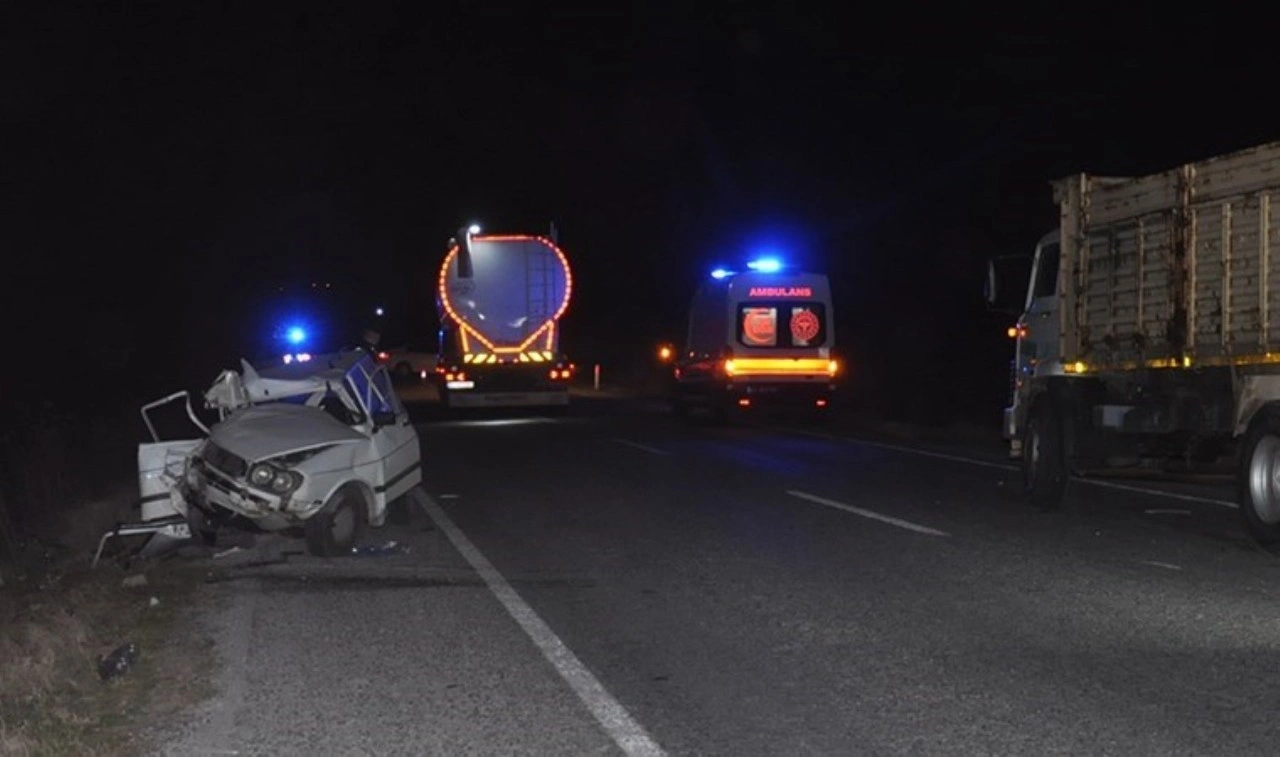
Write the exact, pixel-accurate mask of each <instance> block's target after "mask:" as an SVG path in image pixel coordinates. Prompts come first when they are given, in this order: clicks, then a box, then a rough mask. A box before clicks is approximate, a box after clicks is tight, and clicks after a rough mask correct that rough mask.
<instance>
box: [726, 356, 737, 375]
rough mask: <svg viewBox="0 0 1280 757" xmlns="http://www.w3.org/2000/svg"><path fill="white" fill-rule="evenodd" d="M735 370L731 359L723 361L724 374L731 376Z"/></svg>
mask: <svg viewBox="0 0 1280 757" xmlns="http://www.w3.org/2000/svg"><path fill="white" fill-rule="evenodd" d="M736 370H737V368H736V367H735V366H734V364H733V358H727V359H726V360H725V361H724V372H725V373H727V374H729V375H730V376H732V375H733V374H734V371H736Z"/></svg>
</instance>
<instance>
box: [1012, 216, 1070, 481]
mask: <svg viewBox="0 0 1280 757" xmlns="http://www.w3.org/2000/svg"><path fill="white" fill-rule="evenodd" d="M1060 247H1061V245H1060V243H1059V236H1058V232H1057V231H1053V232H1050V233H1048V234H1046V235H1044V237H1042V238H1041V239H1040V242H1039V243H1038V244H1037V245H1036V248H1035V252H1034V254H1033V256H1032V258H1031V272H1030V276H1029V278H1028V284H1027V287H1026V291H1025V298H1024V299H1022V301H1021V303H1020V308H1021V313H1020V314H1019V315H1018V318H1017V321H1016V323H1015V325H1014V326H1013V328H1011V329H1010V332H1009V333H1010V336H1012V337H1013V338H1014V340H1015V343H1014V344H1015V346H1014V359H1013V363H1012V366H1011V368H1010V374H1011V375H1010V379H1009V402H1008V404H1007V406H1006V407H1005V409H1004V423H1003V431H1004V438H1005V439H1007V440H1008V441H1009V444H1010V456H1011V457H1013V458H1014V459H1017V458H1019V457H1021V455H1022V441H1021V438H1020V429H1021V428H1022V425H1023V423H1024V422H1025V421H1026V413H1027V402H1026V400H1027V396H1028V392H1027V389H1028V388H1029V384H1028V379H1029V378H1030V377H1032V376H1049V375H1061V374H1062V373H1063V368H1062V360H1061V357H1062V356H1061V354H1059V352H1060V350H1059V347H1060V340H1059V328H1060V324H1059V319H1058V315H1059V305H1058V299H1059V298H1058V268H1059V260H1060V253H1059V250H1060Z"/></svg>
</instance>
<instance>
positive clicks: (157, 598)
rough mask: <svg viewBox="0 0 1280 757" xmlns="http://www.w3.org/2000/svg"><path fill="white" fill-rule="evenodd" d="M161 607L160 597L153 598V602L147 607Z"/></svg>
mask: <svg viewBox="0 0 1280 757" xmlns="http://www.w3.org/2000/svg"><path fill="white" fill-rule="evenodd" d="M159 606H160V598H159V597H152V598H151V601H150V602H148V603H147V607H159Z"/></svg>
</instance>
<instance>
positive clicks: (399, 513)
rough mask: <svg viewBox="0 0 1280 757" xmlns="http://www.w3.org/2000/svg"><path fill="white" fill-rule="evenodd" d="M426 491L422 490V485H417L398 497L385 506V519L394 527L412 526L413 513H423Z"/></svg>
mask: <svg viewBox="0 0 1280 757" xmlns="http://www.w3.org/2000/svg"><path fill="white" fill-rule="evenodd" d="M426 494H427V492H426V490H425V489H423V488H422V484H418V485H417V486H415V487H413V488H412V489H410V490H409V491H407V492H405V493H404V494H402V495H400V496H399V497H397V498H396V500H395V501H394V502H392V503H391V504H389V505H387V519H388V520H390V521H391V524H392V525H395V526H411V525H413V515H414V513H415V512H418V511H420V512H425V510H423V501H424V500H425V498H426Z"/></svg>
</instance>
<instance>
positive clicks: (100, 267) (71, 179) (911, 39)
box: [0, 2, 1280, 417]
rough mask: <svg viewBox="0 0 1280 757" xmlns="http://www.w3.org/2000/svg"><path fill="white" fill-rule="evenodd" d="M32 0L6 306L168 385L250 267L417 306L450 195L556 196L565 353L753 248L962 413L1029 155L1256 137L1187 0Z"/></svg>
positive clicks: (208, 336) (673, 327) (987, 402)
mask: <svg viewBox="0 0 1280 757" xmlns="http://www.w3.org/2000/svg"><path fill="white" fill-rule="evenodd" d="M30 5H31V7H32V8H34V9H35V10H31V11H28V12H25V13H22V12H20V13H17V14H16V15H15V14H14V12H13V11H12V10H10V11H6V13H8V14H10V15H9V18H10V19H11V21H12V23H4V24H0V28H3V29H4V31H3V32H0V34H3V35H4V38H3V39H0V63H3V67H4V70H5V71H6V73H7V77H6V78H7V83H6V84H5V86H4V87H0V108H2V109H3V110H2V113H3V118H4V122H5V123H6V124H9V125H11V126H14V125H16V127H17V128H16V129H6V131H7V132H8V133H9V135H10V136H9V137H8V138H7V139H6V145H5V147H6V149H5V153H6V158H5V164H6V165H5V168H4V171H3V173H4V175H5V179H6V181H5V195H6V201H5V207H6V209H7V211H8V212H7V213H6V216H7V220H6V224H5V227H6V228H5V234H4V236H5V238H4V239H3V240H0V241H2V242H3V244H4V247H5V248H6V249H7V250H9V251H11V254H9V255H8V256H7V259H8V261H9V262H8V263H7V265H8V266H9V275H8V276H6V277H5V278H4V281H5V285H4V292H3V298H4V301H5V304H6V306H7V308H8V309H9V310H10V311H11V312H12V313H13V315H12V316H11V317H10V318H9V319H8V320H9V322H10V323H11V324H14V325H16V328H14V329H11V331H12V332H13V333H15V334H16V335H17V336H18V338H19V339H21V340H24V341H25V342H27V343H32V344H36V345H51V346H52V347H53V350H54V351H55V354H56V355H58V356H59V359H63V360H66V361H69V362H72V363H82V362H88V363H89V364H92V365H98V364H102V365H105V366H108V367H110V365H111V364H113V363H114V364H120V365H125V366H131V367H133V368H135V369H136V368H138V367H139V366H141V365H144V364H145V365H149V366H152V367H154V368H155V370H151V371H149V375H150V376H151V377H152V378H154V379H156V380H157V381H160V380H163V381H167V382H170V383H172V382H174V381H177V382H185V383H189V384H192V385H195V386H200V385H203V384H204V383H205V382H206V381H207V380H208V378H211V377H212V375H213V374H212V372H213V371H215V370H216V369H217V368H218V367H221V366H222V365H225V364H228V363H230V362H231V359H232V358H231V356H232V355H234V354H236V353H237V352H238V351H239V350H241V349H242V348H243V344H244V341H245V339H246V338H247V337H246V335H247V334H248V333H250V332H252V331H253V329H254V328H258V327H260V326H261V324H258V323H255V318H257V316H256V315H253V316H251V315H247V314H245V311H244V308H245V303H248V302H256V301H258V300H257V299H255V298H256V297H257V296H258V294H259V292H260V291H270V290H272V289H273V288H274V287H275V286H277V285H285V284H287V285H290V286H294V285H299V284H305V283H306V282H309V281H310V280H313V279H317V280H325V279H332V280H333V281H335V282H337V283H338V284H339V285H340V286H342V287H344V288H345V289H347V290H350V291H352V292H353V293H355V294H357V295H358V296H360V297H364V296H366V295H367V296H368V298H369V301H370V302H372V301H373V300H374V299H377V300H379V301H381V302H384V303H385V304H386V305H387V306H388V307H389V308H392V309H393V310H394V312H395V313H397V314H401V315H403V316H404V318H405V322H406V323H412V324H414V330H417V331H421V332H426V331H428V330H429V329H430V328H431V327H432V323H431V322H432V319H433V317H434V316H433V314H432V308H431V288H430V287H431V280H432V276H433V273H434V269H435V266H436V265H437V263H438V261H439V257H440V255H441V253H442V251H443V246H444V243H445V241H446V240H447V238H448V237H449V236H450V234H451V233H452V231H453V230H454V229H456V228H457V227H458V226H459V225H460V224H463V223H465V222H468V221H470V220H473V219H477V220H480V221H481V222H482V223H484V224H485V225H486V227H487V228H490V229H494V230H499V229H502V230H510V231H519V230H532V231H544V230H545V229H546V227H547V224H548V223H550V222H555V223H556V224H557V226H558V227H559V229H560V233H561V241H562V243H563V245H564V247H565V248H566V250H567V252H568V254H569V255H570V256H571V258H572V260H573V262H574V266H575V267H574V272H575V276H576V283H577V285H578V286H577V288H576V290H575V301H574V303H573V305H572V306H571V314H570V317H569V319H568V321H567V323H566V331H565V334H566V336H565V346H566V347H567V348H568V349H569V350H571V352H573V353H574V354H576V355H577V356H578V357H579V358H580V359H582V360H584V361H587V360H597V359H598V360H604V361H606V362H607V363H609V364H620V363H625V362H626V361H627V360H628V359H629V357H628V356H635V355H639V356H644V357H647V356H648V354H649V350H650V348H651V346H652V345H653V343H654V342H655V341H656V340H658V339H660V338H671V337H675V336H677V334H678V333H679V330H680V324H681V320H682V318H683V316H684V312H683V311H684V308H685V305H686V303H687V300H688V297H689V295H690V294H691V291H692V288H693V286H694V285H695V282H696V281H697V278H698V277H699V276H701V275H703V274H704V273H705V272H706V271H707V270H709V269H710V268H711V267H712V265H713V264H715V263H717V262H722V261H725V260H732V259H733V258H734V257H735V256H737V255H739V254H740V253H741V252H743V251H745V250H747V249H748V248H750V246H751V245H753V244H755V243H758V242H763V241H769V242H777V243H781V244H783V245H784V246H785V247H787V248H789V249H791V250H793V254H794V255H795V256H796V257H797V259H799V260H801V261H803V262H805V263H807V264H810V265H812V266H815V267H820V268H825V269H827V270H829V271H830V272H831V273H832V275H833V277H834V278H835V279H836V286H837V297H838V301H837V308H838V310H839V312H840V316H839V322H838V329H839V334H838V335H839V338H840V341H841V342H842V343H843V345H844V347H845V348H846V350H847V351H848V353H849V354H850V356H851V359H852V362H853V365H854V367H855V371H856V373H857V375H858V376H859V378H860V380H862V381H863V382H864V384H863V386H864V389H865V390H866V391H867V392H868V393H869V394H870V395H872V396H876V397H878V398H882V399H883V401H884V402H886V403H890V404H892V403H901V402H902V401H903V399H904V398H903V393H902V392H901V391H897V392H894V391H891V390H890V388H891V387H892V386H898V387H906V386H910V387H912V390H913V391H914V392H917V393H918V392H921V391H924V392H925V393H927V394H929V395H931V396H933V397H935V398H937V400H936V401H939V402H944V403H947V402H952V403H961V402H967V403H970V404H975V403H976V404H977V405H979V406H980V408H979V411H978V414H980V415H981V414H987V415H991V414H992V413H995V412H997V411H996V410H995V409H994V408H997V407H998V403H999V401H1000V398H1001V395H1002V392H1003V376H1004V371H1005V370H1006V367H1007V360H1008V357H1009V355H1008V351H1009V345H1008V342H1007V340H1005V339H1004V337H1003V335H1002V333H1001V332H1002V329H1003V327H1004V325H1005V318H1004V317H1001V316H993V315H990V314H987V313H985V312H984V311H983V308H982V304H981V287H980V275H981V271H982V266H983V261H984V260H985V258H986V257H988V256H989V255H993V254H1009V253H1017V252H1025V251H1029V250H1030V248H1031V246H1032V245H1033V244H1034V243H1035V241H1036V239H1037V238H1038V237H1039V236H1040V234H1041V233H1042V232H1043V231H1045V230H1047V228H1048V226H1049V225H1050V224H1051V223H1052V222H1053V219H1054V212H1055V210H1054V207H1053V205H1052V202H1051V196H1050V194H1049V190H1048V185H1047V182H1048V181H1049V180H1050V179H1052V178H1055V177H1057V176H1060V175H1064V174H1066V173H1070V172H1073V171H1080V170H1087V171H1096V172H1101V173H1110V174H1128V173H1141V172H1148V171H1154V170H1160V169H1163V168H1166V167H1169V166H1171V165H1174V164H1176V163H1179V162H1183V161H1186V160H1194V159H1198V158H1202V157H1206V156H1208V155H1212V154H1215V153H1217V152H1221V151H1225V150H1231V149H1237V148H1242V147H1247V146H1250V145H1252V144H1256V143H1260V142H1264V141H1268V140H1271V139H1275V138H1277V132H1278V131H1280V129H1277V127H1276V126H1275V124H1276V123H1277V121H1276V112H1275V111H1276V110H1277V109H1280V106H1277V105H1275V104H1274V103H1273V101H1274V100H1275V98H1274V97H1273V93H1274V69H1275V66H1274V64H1273V61H1272V60H1271V57H1270V51H1271V45H1270V44H1269V43H1267V42H1266V40H1265V38H1264V37H1263V36H1262V35H1264V34H1266V33H1267V28H1268V24H1267V23H1265V19H1262V18H1258V19H1256V21H1257V22H1258V23H1255V24H1249V23H1248V21H1247V20H1246V19H1245V18H1244V17H1243V16H1242V14H1240V13H1238V12H1228V11H1225V10H1221V9H1218V8H1213V7H1210V6H1205V7H1206V8H1209V12H1207V13H1206V15H1204V16H1190V15H1185V14H1179V13H1176V12H1174V11H1173V10H1172V8H1173V6H1170V5H1168V4H1149V5H1137V4H1134V5H1132V6H1130V9H1128V10H1123V11H1121V10H1116V5H1115V4H1111V5H1102V4H1099V5H1096V6H1092V7H1091V6H1088V5H1085V4H1080V3H1070V4H1056V5H1054V6H1053V7H1054V8H1055V9H1056V10H1055V11H1053V12H1052V13H1048V12H1043V11H1038V12H1037V15H1036V16H1035V17H1018V16H1016V15H1011V14H1008V13H999V14H996V13H983V12H981V11H977V10H973V9H972V8H966V9H965V11H964V12H963V13H959V12H953V14H952V15H950V16H940V15H938V14H937V12H936V11H927V12H926V11H925V10H920V9H916V10H911V9H908V8H907V7H906V6H902V5H898V6H895V7H896V8H901V10H898V11H896V13H897V15H898V18H896V19H894V18H892V16H891V14H890V13H889V12H888V11H885V10H884V9H880V10H877V11H875V12H874V13H872V12H867V13H861V14H858V13H854V12H852V11H846V12H844V13H843V15H836V14H835V13H834V12H832V11H819V10H816V9H817V8H820V7H822V6H820V5H817V4H815V5H811V6H805V5H802V4H797V3H786V4H784V3H774V4H767V3H760V4H751V5H750V6H748V5H746V4H729V5H721V6H717V7H716V8H709V7H708V8H694V7H693V4H687V5H682V6H677V5H672V6H671V7H670V8H661V9H657V8H658V6H656V5H641V4H637V5H634V6H626V5H623V4H616V5H615V4H603V3H600V4H581V5H580V6H576V5H573V4H568V3H565V4H559V3H556V4H551V3H547V4H544V5H545V6H546V8H543V9H533V8H532V7H531V6H523V7H522V6H516V5H508V4H503V3H486V4H465V3H413V4H405V5H403V6H399V7H396V6H377V7H375V6H373V5H372V4H363V3H361V4H355V3H353V4H348V5H347V7H346V8H344V9H341V10H335V9H327V8H326V7H325V6H324V5H323V4H320V3H307V4H301V5H297V6H293V7H289V6H287V5H286V4H283V3H264V4H252V5H245V6H243V8H242V10H240V11H238V12H232V11H226V10H224V9H223V8H222V7H221V5H216V4H212V3H144V2H111V3H100V4H94V5H91V4H84V5H83V7H82V8H81V9H79V10H55V9H53V8H52V7H47V6H45V5H44V4H39V3H33V4H30ZM50 5H52V4H50ZM475 8H483V10H476V9H475ZM747 8H752V10H747ZM632 9H634V10H632ZM642 9H643V10H642ZM1213 11H1217V12H1218V13H1221V14H1223V17H1224V19H1226V20H1224V21H1222V22H1218V21H1215V19H1214V17H1213V16H1212V15H1210V13H1211V12H1213ZM1227 16H1229V17H1230V18H1226V17H1227ZM237 313H239V315H237ZM105 352H110V353H111V354H119V355H125V356H127V358H128V359H127V361H125V360H124V359H121V360H117V361H112V360H110V359H109V358H108V357H106V356H104V353H105ZM179 369H180V370H179ZM193 372H194V373H195V375H191V374H192V373H193ZM939 375H947V376H949V377H950V378H948V379H947V380H946V381H945V383H943V384H939V383H938V382H939V381H940V380H939V379H938V378H936V377H937V376H939ZM206 376H207V377H206ZM917 376H918V377H921V378H920V380H918V381H914V382H913V381H912V380H911V379H912V377H917ZM992 417H994V416H992Z"/></svg>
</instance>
